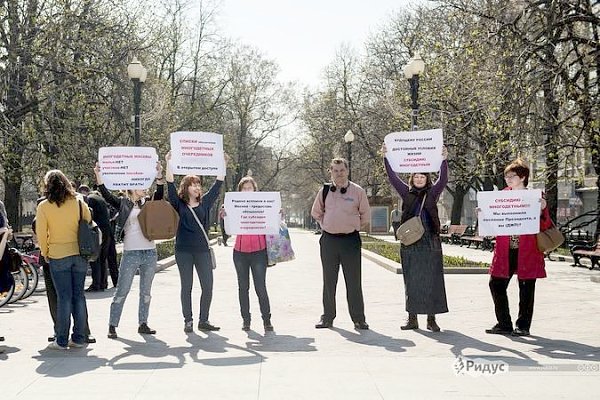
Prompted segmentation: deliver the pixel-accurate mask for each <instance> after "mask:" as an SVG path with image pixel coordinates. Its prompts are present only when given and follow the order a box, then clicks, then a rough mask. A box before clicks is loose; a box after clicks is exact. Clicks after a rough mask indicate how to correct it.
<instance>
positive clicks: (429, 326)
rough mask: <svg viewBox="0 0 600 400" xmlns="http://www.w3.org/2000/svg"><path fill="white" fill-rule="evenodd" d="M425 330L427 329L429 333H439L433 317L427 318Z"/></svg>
mask: <svg viewBox="0 0 600 400" xmlns="http://www.w3.org/2000/svg"><path fill="white" fill-rule="evenodd" d="M427 329H429V330H430V331H431V332H439V331H440V327H439V326H438V324H437V323H436V322H435V315H428V316H427Z"/></svg>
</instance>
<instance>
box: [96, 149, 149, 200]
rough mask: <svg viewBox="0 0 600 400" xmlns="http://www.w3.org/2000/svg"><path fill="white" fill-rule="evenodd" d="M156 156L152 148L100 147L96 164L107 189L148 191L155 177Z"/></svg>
mask: <svg viewBox="0 0 600 400" xmlns="http://www.w3.org/2000/svg"><path fill="white" fill-rule="evenodd" d="M157 162H158V154H156V149H154V148H153V147H101V148H100V150H98V164H99V165H100V174H101V176H102V181H103V182H104V185H105V186H106V187H107V188H108V189H112V190H135V189H148V188H149V187H150V186H152V182H154V178H155V177H156V163H157Z"/></svg>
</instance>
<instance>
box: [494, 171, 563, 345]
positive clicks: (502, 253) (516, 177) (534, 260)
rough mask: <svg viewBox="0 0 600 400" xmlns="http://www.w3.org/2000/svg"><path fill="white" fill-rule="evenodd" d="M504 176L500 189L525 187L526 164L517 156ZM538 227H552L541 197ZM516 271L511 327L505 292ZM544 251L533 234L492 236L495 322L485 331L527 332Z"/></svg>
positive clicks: (527, 334)
mask: <svg viewBox="0 0 600 400" xmlns="http://www.w3.org/2000/svg"><path fill="white" fill-rule="evenodd" d="M504 180H505V181H506V184H507V185H508V186H507V187H506V188H505V189H504V190H515V191H518V190H527V184H528V183H529V167H528V166H527V164H526V163H525V162H523V161H522V160H520V159H517V160H515V161H513V162H512V163H510V164H509V165H508V166H507V167H506V168H505V169H504ZM540 202H541V209H542V211H541V215H540V230H541V231H544V230H546V229H549V228H551V227H552V225H553V224H552V220H551V218H550V213H549V211H548V208H547V207H546V200H545V199H544V198H543V197H542V198H541V199H540ZM514 274H517V278H518V281H519V316H518V319H517V322H516V327H515V329H514V330H513V325H512V320H511V317H510V310H509V306H508V295H507V293H506V290H507V288H508V284H509V283H510V279H511V278H512V276H513V275H514ZM545 277H546V269H545V262H544V254H543V253H542V252H541V251H540V250H538V247H537V239H536V235H535V234H532V235H512V236H496V245H495V247H494V258H493V259H492V265H491V266H490V282H489V286H490V292H491V294H492V299H493V300H494V310H495V312H496V319H497V323H496V325H494V326H493V327H492V328H490V329H486V333H490V334H500V335H507V334H512V335H513V336H529V329H530V327H531V320H532V318H533V303H534V298H535V282H536V279H537V278H545Z"/></svg>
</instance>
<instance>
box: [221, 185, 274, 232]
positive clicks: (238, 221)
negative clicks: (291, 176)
mask: <svg viewBox="0 0 600 400" xmlns="http://www.w3.org/2000/svg"><path fill="white" fill-rule="evenodd" d="M224 204H225V213H226V214H227V215H226V216H225V232H227V234H229V235H273V234H278V233H279V221H280V219H281V216H280V214H279V212H280V210H281V196H280V195H279V192H227V193H225V203H224Z"/></svg>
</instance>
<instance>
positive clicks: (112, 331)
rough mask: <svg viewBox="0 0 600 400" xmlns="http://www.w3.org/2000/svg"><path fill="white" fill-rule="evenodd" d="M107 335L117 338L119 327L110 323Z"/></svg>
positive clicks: (110, 337)
mask: <svg viewBox="0 0 600 400" xmlns="http://www.w3.org/2000/svg"><path fill="white" fill-rule="evenodd" d="M107 336H108V338H109V339H116V338H117V328H116V327H114V326H112V325H109V326H108V335H107Z"/></svg>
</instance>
